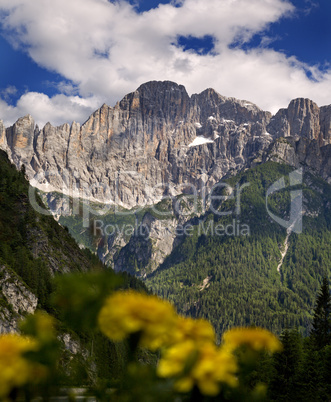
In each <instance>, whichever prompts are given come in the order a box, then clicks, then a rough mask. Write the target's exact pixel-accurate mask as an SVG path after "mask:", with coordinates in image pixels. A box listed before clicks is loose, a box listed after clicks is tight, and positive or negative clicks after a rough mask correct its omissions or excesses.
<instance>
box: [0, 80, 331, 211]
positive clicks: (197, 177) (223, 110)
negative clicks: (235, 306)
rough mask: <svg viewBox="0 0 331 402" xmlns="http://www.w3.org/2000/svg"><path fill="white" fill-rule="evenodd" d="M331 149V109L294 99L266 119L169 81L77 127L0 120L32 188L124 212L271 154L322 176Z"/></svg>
mask: <svg viewBox="0 0 331 402" xmlns="http://www.w3.org/2000/svg"><path fill="white" fill-rule="evenodd" d="M281 137H289V138H291V140H290V141H289V143H290V144H292V148H291V149H289V148H288V147H287V145H288V144H287V145H286V144H285V145H286V146H285V145H284V144H283V145H282V146H280V145H279V144H280V143H279V142H277V139H279V138H281ZM330 143H331V106H325V107H321V108H319V107H318V106H317V105H316V104H315V103H314V102H312V101H310V100H308V99H296V100H293V101H292V102H291V103H290V105H289V107H288V108H287V109H281V110H280V111H279V112H278V113H277V114H276V115H275V116H273V117H272V116H271V114H270V113H269V112H265V111H263V110H261V109H259V108H258V107H257V106H256V105H254V104H252V103H251V102H249V101H242V100H237V99H234V98H226V97H224V96H221V95H220V94H218V93H217V92H216V91H214V90H213V89H207V90H205V91H203V92H202V93H200V94H194V95H192V96H191V97H190V96H189V95H188V93H187V92H186V90H185V88H184V87H183V86H181V85H178V84H176V83H173V82H169V81H165V82H157V81H152V82H148V83H146V84H143V85H141V86H140V87H139V88H138V89H137V90H136V91H135V92H132V93H130V94H128V95H126V96H125V97H124V98H123V99H122V100H121V101H120V102H118V103H117V104H116V105H115V106H114V107H109V106H107V105H103V106H102V107H101V108H100V109H98V110H97V111H96V112H94V113H93V114H92V115H91V116H90V118H89V119H88V120H87V121H86V122H85V123H84V124H83V125H80V124H78V123H75V122H74V123H72V125H71V126H70V125H68V124H64V125H62V126H59V127H53V126H52V125H51V124H49V123H48V124H46V125H45V127H44V128H42V129H39V127H38V126H36V125H35V123H34V121H33V119H32V117H31V116H26V117H23V118H21V119H19V120H18V121H17V122H16V123H15V124H14V125H13V126H12V127H9V128H7V129H6V130H5V128H4V127H3V125H2V123H0V147H2V148H3V149H5V150H6V151H7V152H8V154H9V156H10V158H11V159H12V161H13V162H14V163H15V164H16V165H17V167H19V168H20V167H21V165H22V164H24V165H25V168H26V173H27V175H28V177H29V179H30V180H31V183H32V184H33V185H34V186H37V187H39V188H42V189H43V190H47V191H53V190H56V191H60V192H64V193H67V194H70V195H73V196H78V195H79V196H82V197H86V198H90V199H94V200H99V201H102V202H107V203H116V204H119V205H122V206H124V207H127V208H131V207H133V206H136V205H144V204H152V203H155V202H157V201H159V200H160V199H161V198H162V197H163V196H164V195H175V194H179V193H182V192H185V191H188V190H187V188H188V185H192V186H194V187H195V188H196V189H197V190H198V191H200V189H201V188H202V187H204V186H206V187H207V188H209V189H210V188H211V187H212V186H213V185H214V184H215V183H217V182H218V181H219V180H220V179H221V178H222V177H224V176H225V175H227V174H232V173H235V172H236V171H238V170H240V169H242V168H245V167H248V166H250V165H251V164H252V163H258V162H262V161H263V160H266V159H268V158H269V159H272V158H274V159H275V158H276V159H277V156H278V159H279V160H281V159H283V160H284V161H285V162H286V163H291V164H293V165H296V164H300V163H306V164H308V166H311V167H312V168H314V169H316V170H317V171H318V172H319V173H321V174H322V175H323V177H324V178H326V179H328V178H329V177H330V164H329V162H328V155H329V154H330V150H329V149H328V147H330ZM285 148H286V149H285ZM271 151H272V152H271Z"/></svg>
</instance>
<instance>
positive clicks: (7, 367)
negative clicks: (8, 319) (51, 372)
mask: <svg viewBox="0 0 331 402" xmlns="http://www.w3.org/2000/svg"><path fill="white" fill-rule="evenodd" d="M37 348H38V345H37V342H36V341H34V340H33V339H31V338H28V337H23V336H20V335H16V334H5V335H1V336H0V398H4V397H6V396H7V395H8V394H9V392H10V391H11V390H12V389H13V388H15V387H20V386H22V385H24V384H26V383H27V382H29V381H30V380H32V379H33V376H34V373H35V368H36V367H35V366H36V365H35V364H34V363H32V362H29V361H28V360H27V359H25V358H24V356H23V354H24V353H25V352H27V351H30V350H36V349H37Z"/></svg>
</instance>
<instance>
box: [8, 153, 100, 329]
mask: <svg viewBox="0 0 331 402" xmlns="http://www.w3.org/2000/svg"><path fill="white" fill-rule="evenodd" d="M0 178H1V179H0V295H1V303H2V304H1V305H2V306H3V307H4V310H2V311H1V315H2V316H3V317H2V318H0V321H1V323H0V327H1V328H2V329H1V331H0V332H7V330H8V329H13V328H14V329H17V325H16V321H17V319H18V318H19V317H20V316H21V315H22V314H23V315H24V313H32V312H33V311H34V310H35V309H36V308H37V306H38V307H42V308H46V309H49V305H48V299H49V294H50V292H51V290H52V285H51V278H52V276H54V274H56V273H65V272H83V271H88V270H91V268H92V263H91V261H90V258H89V257H88V255H84V253H83V252H82V251H81V250H80V249H79V247H78V246H77V244H76V242H75V241H74V239H73V238H72V237H71V236H70V235H69V233H68V231H66V230H64V229H63V228H62V227H61V226H59V225H58V224H57V222H56V221H55V220H54V219H53V217H52V216H45V215H41V214H38V213H37V212H36V211H35V210H34V208H33V207H32V206H31V204H30V202H29V184H28V182H27V181H26V179H25V173H24V170H21V171H20V172H18V171H17V170H16V168H15V167H14V166H13V165H12V164H11V163H10V162H9V160H8V157H7V155H6V154H5V153H4V152H3V151H0ZM37 200H38V199H37ZM37 202H38V201H37ZM39 203H40V205H42V203H41V201H39Z"/></svg>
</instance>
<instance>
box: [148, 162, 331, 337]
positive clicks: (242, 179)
mask: <svg viewBox="0 0 331 402" xmlns="http://www.w3.org/2000/svg"><path fill="white" fill-rule="evenodd" d="M291 170H293V169H292V168H290V167H288V166H286V165H280V164H276V163H271V162H268V163H265V164H261V165H259V166H257V167H255V168H253V169H250V170H247V171H245V172H242V173H240V174H239V175H237V176H235V177H233V178H231V179H229V180H227V184H228V185H230V186H231V187H232V188H234V189H235V188H236V184H237V183H239V184H240V185H243V184H244V183H249V186H248V187H247V188H245V189H244V190H243V192H242V194H241V203H240V214H239V215H236V214H234V213H232V214H231V215H224V216H218V214H214V213H211V212H210V211H209V212H208V213H207V214H206V215H204V216H202V217H201V218H200V219H199V223H197V224H194V226H193V228H194V229H193V231H192V234H191V235H190V236H187V237H186V239H185V241H184V243H183V244H181V245H180V246H179V247H177V248H175V249H174V250H173V252H172V253H171V254H170V256H169V257H168V258H167V259H166V260H165V261H164V263H163V264H162V265H161V266H160V267H159V269H157V270H156V271H155V272H154V273H152V274H151V275H150V276H149V277H148V278H147V280H146V284H147V286H149V287H150V288H151V289H152V290H153V291H155V292H157V293H158V294H159V295H161V296H162V297H166V298H168V299H170V300H172V301H173V302H174V303H175V304H176V306H177V307H178V309H179V310H180V311H182V312H183V313H185V314H189V315H192V316H194V317H206V318H208V319H210V320H211V321H212V323H213V324H214V325H215V327H216V328H217V331H218V333H219V334H220V333H222V332H223V331H224V330H225V329H226V328H228V327H229V326H232V325H251V324H256V325H262V326H264V327H267V328H269V329H271V330H273V331H275V332H280V331H281V330H282V329H283V328H285V327H287V326H289V327H294V326H297V327H298V328H299V329H300V330H301V331H302V332H304V333H307V331H308V329H309V325H310V322H311V318H312V316H311V314H312V310H313V303H314V300H315V295H316V292H317V290H318V289H319V287H320V283H321V281H322V278H323V275H327V276H328V277H329V278H330V277H331V250H330V241H331V205H330V197H331V187H330V186H329V185H328V184H326V183H325V182H323V181H322V180H320V179H318V178H317V177H315V176H313V175H311V174H310V173H309V172H306V173H305V175H304V184H303V186H302V191H303V211H304V217H303V231H302V233H298V234H297V233H294V232H292V233H290V234H289V236H287V235H288V233H287V231H286V229H285V228H283V227H282V226H280V225H279V224H278V223H276V222H274V221H273V220H272V219H271V217H270V216H269V214H268V213H267V210H266V192H267V189H268V188H269V187H270V186H271V185H272V184H273V183H274V182H276V181H277V180H279V179H280V178H282V177H284V178H286V177H288V175H289V173H290V172H291ZM295 188H296V187H294V189H295ZM223 190H224V189H223ZM290 190H292V191H293V188H291V187H288V188H287V189H284V190H282V191H279V192H277V193H275V194H274V195H273V196H270V199H269V208H270V211H272V213H275V214H276V215H278V216H280V217H283V218H284V219H289V212H290V210H289V207H290V201H291V198H290ZM234 207H235V200H233V199H232V200H227V201H223V202H222V203H221V210H222V211H223V212H227V211H234ZM287 237H288V249H287V252H286V253H284V258H283V261H282V256H281V252H282V251H284V250H285V240H286V238H287ZM281 262H282V263H281ZM280 263H281V264H280ZM277 268H278V270H277Z"/></svg>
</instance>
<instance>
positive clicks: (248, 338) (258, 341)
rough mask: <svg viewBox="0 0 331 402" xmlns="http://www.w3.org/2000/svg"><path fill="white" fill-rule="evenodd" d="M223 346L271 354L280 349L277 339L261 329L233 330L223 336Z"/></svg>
mask: <svg viewBox="0 0 331 402" xmlns="http://www.w3.org/2000/svg"><path fill="white" fill-rule="evenodd" d="M223 343H224V346H225V347H227V348H228V349H229V350H234V349H237V348H239V347H240V346H247V347H249V348H251V349H253V350H255V351H260V350H263V349H264V350H267V351H269V352H271V353H274V352H278V351H280V350H281V349H282V344H281V342H280V341H279V339H278V338H277V337H276V336H275V335H274V334H272V333H271V332H269V331H267V330H266V329H263V328H233V329H230V330H229V331H227V332H225V333H224V335H223Z"/></svg>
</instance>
